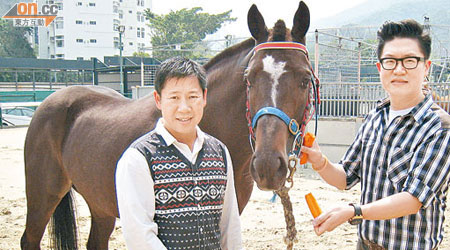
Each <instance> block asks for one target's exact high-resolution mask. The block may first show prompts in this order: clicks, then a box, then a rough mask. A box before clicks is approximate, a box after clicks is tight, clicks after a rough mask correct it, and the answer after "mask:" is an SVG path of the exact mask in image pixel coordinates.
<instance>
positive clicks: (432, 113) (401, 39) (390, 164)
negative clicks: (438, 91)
mask: <svg viewBox="0 0 450 250" xmlns="http://www.w3.org/2000/svg"><path fill="white" fill-rule="evenodd" d="M378 39H379V44H378V59H379V62H378V63H377V68H378V71H379V73H380V79H381V83H382V85H383V88H384V89H385V90H386V92H387V93H388V98H387V99H386V100H383V101H380V103H379V105H378V106H377V107H376V108H375V109H374V110H372V111H371V112H370V113H369V114H368V116H367V117H366V119H365V121H364V123H363V125H362V126H361V128H360V130H359V132H358V134H357V136H356V138H355V140H354V142H353V144H352V145H351V147H350V148H349V149H348V151H347V152H346V154H345V155H344V157H343V158H342V160H341V161H340V162H339V163H337V164H333V163H331V162H329V161H328V160H327V158H326V157H325V156H324V155H323V154H322V153H321V151H320V148H319V146H318V144H317V143H314V145H313V146H312V147H311V148H307V147H302V152H303V153H306V154H308V155H309V157H308V160H309V161H310V162H311V163H312V166H313V169H315V170H316V171H317V172H318V173H319V174H320V175H321V177H322V178H323V179H324V180H325V181H326V182H327V183H329V184H330V185H333V186H335V187H337V188H339V189H350V188H351V187H353V186H354V185H355V184H357V183H358V182H361V202H360V203H358V204H349V205H344V206H339V207H336V208H333V209H331V210H330V211H327V212H325V213H323V214H322V215H320V216H319V217H317V218H316V219H315V220H314V221H313V226H314V230H315V232H316V234H317V235H321V234H322V233H324V232H326V231H332V230H333V229H335V228H336V227H337V226H339V225H341V224H343V223H344V222H346V221H349V222H350V224H353V225H358V236H359V240H358V245H357V249H396V250H397V249H420V250H422V249H437V248H438V246H439V244H440V243H441V242H442V238H443V225H444V210H445V207H446V201H447V192H448V187H449V176H450V146H449V143H450V116H449V115H448V114H447V113H446V112H445V111H443V110H442V109H441V108H439V107H438V106H437V105H436V104H435V103H434V102H433V99H432V97H431V94H430V93H428V92H427V91H425V90H423V89H422V82H423V80H424V78H425V77H426V76H427V74H428V71H429V68H430V65H431V61H429V57H430V53H431V38H430V36H429V35H428V34H425V33H424V32H423V27H422V25H420V24H419V23H417V22H416V21H414V20H404V21H401V22H398V23H397V22H387V23H385V24H384V25H383V26H382V27H381V29H380V30H379V31H378Z"/></svg>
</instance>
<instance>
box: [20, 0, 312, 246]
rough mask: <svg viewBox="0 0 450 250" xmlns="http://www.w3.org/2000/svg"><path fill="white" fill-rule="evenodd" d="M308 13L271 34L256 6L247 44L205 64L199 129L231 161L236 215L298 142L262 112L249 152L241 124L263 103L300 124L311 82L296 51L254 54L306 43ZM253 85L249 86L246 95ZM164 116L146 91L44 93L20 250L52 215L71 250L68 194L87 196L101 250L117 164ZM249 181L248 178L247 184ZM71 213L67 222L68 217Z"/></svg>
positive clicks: (113, 213)
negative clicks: (137, 95) (131, 95)
mask: <svg viewBox="0 0 450 250" xmlns="http://www.w3.org/2000/svg"><path fill="white" fill-rule="evenodd" d="M309 19H310V16H309V10H308V8H307V6H306V5H305V4H304V3H303V2H301V3H300V5H299V8H298V10H297V12H296V13H295V17H294V25H293V28H292V30H289V29H287V28H286V27H285V24H284V22H283V21H281V20H280V21H278V22H277V23H276V24H275V27H274V28H273V29H271V30H268V29H267V28H266V25H265V23H264V19H263V17H262V16H261V14H260V12H259V11H258V9H257V8H256V6H254V5H253V6H252V7H251V8H250V10H249V13H248V25H249V29H250V32H251V34H252V36H253V38H250V39H248V40H246V41H244V42H242V43H240V44H237V45H235V46H233V47H231V48H229V49H227V50H225V51H223V52H222V53H220V54H219V55H218V56H216V57H215V58H213V59H212V60H211V61H210V62H209V63H207V64H206V65H205V68H206V70H207V75H208V104H207V107H206V110H205V113H204V117H203V120H202V123H201V124H200V127H201V128H202V129H203V130H204V131H206V132H207V133H209V134H212V135H214V136H215V137H217V138H219V139H220V140H222V141H223V142H224V143H225V144H226V145H227V146H228V148H229V150H230V153H231V156H232V161H233V165H234V173H235V183H236V192H237V196H238V202H239V210H240V212H242V210H243V209H244V207H245V205H246V204H247V202H248V200H249V198H250V194H251V192H252V187H253V180H255V181H256V183H257V184H258V187H259V188H261V189H264V190H276V189H279V188H280V187H282V186H283V185H284V184H285V181H286V174H287V160H288V159H287V149H290V148H291V145H292V142H293V140H294V137H293V136H292V134H290V133H289V130H288V126H286V124H285V123H284V122H283V121H282V120H281V119H279V118H278V117H276V116H275V115H264V116H261V117H260V118H259V120H258V121H257V127H256V128H255V129H256V130H255V131H256V132H255V137H256V139H255V152H254V153H253V152H252V149H251V147H250V144H249V141H248V136H249V128H248V120H247V119H246V108H247V105H246V101H247V100H248V104H249V105H248V106H250V112H249V113H248V115H250V116H251V117H254V116H255V114H256V112H257V110H259V109H260V108H262V107H266V106H269V107H276V108H278V109H279V110H282V111H283V112H284V113H285V114H286V115H287V116H289V117H291V118H295V119H296V120H298V121H301V120H302V119H303V117H304V111H305V108H306V107H307V99H308V95H309V88H308V87H309V86H310V85H311V74H312V72H311V65H310V62H309V60H308V58H307V55H306V53H305V52H303V51H301V50H295V49H292V50H291V49H268V50H259V51H255V50H254V47H255V45H258V44H261V43H265V42H273V41H293V42H298V43H303V44H304V43H305V34H306V32H307V30H308V27H309ZM247 84H249V85H250V86H251V87H250V88H249V89H248V92H249V94H248V95H247V94H246V92H247V87H246V85H247ZM158 117H160V112H159V111H158V110H157V108H156V106H155V102H154V100H153V97H152V95H149V96H147V97H145V98H142V99H140V100H129V99H126V98H123V97H122V96H121V95H119V94H117V93H116V92H114V91H113V90H109V89H107V88H102V87H68V88H66V89H63V90H60V91H57V92H55V93H54V94H52V95H51V96H49V97H48V98H47V99H46V100H45V101H44V102H43V103H42V104H41V105H40V107H39V108H38V110H37V111H36V113H35V115H34V118H33V120H32V122H31V124H30V127H29V129H28V133H27V137H26V142H25V173H26V195H27V219H26V229H25V232H24V234H23V236H22V239H21V247H22V248H23V249H39V248H40V247H39V246H40V241H41V238H42V236H43V233H44V230H45V228H46V225H47V223H48V221H49V219H50V217H51V216H52V214H53V219H54V222H55V228H54V230H53V231H54V232H55V233H56V234H57V237H56V239H57V240H56V245H59V247H58V248H61V249H74V248H75V246H76V237H73V236H71V235H72V234H73V231H74V230H75V228H74V227H71V225H72V222H71V221H70V220H66V221H64V222H61V221H59V217H60V216H61V217H64V218H66V215H72V216H73V211H71V207H70V204H71V198H70V193H71V192H70V191H71V189H72V188H74V189H75V190H76V191H77V192H78V193H80V194H81V195H82V196H83V198H84V199H85V200H86V202H87V204H88V206H89V209H90V212H91V222H92V223H91V231H90V234H89V240H88V242H87V248H88V249H107V248H108V240H109V236H110V234H111V233H112V231H113V229H114V223H115V220H116V218H117V217H118V216H119V214H118V210H117V201H116V195H115V188H114V171H115V166H116V163H117V161H118V159H119V157H120V156H121V154H122V152H123V151H124V150H125V149H126V147H127V146H128V145H129V144H130V143H131V142H132V141H133V140H135V139H136V138H138V137H139V136H141V135H142V134H144V133H146V132H148V131H149V130H151V129H152V128H153V127H154V124H155V122H156V121H157V118H158ZM252 177H253V178H252ZM69 217H70V216H69Z"/></svg>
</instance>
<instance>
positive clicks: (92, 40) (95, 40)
mask: <svg viewBox="0 0 450 250" xmlns="http://www.w3.org/2000/svg"><path fill="white" fill-rule="evenodd" d="M89 42H90V43H97V39H91V40H89Z"/></svg>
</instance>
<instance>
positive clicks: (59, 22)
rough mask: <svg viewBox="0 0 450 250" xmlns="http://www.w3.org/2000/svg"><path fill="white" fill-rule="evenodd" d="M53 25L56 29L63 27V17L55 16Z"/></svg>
mask: <svg viewBox="0 0 450 250" xmlns="http://www.w3.org/2000/svg"><path fill="white" fill-rule="evenodd" d="M55 27H56V28H57V29H64V18H62V17H56V19H55Z"/></svg>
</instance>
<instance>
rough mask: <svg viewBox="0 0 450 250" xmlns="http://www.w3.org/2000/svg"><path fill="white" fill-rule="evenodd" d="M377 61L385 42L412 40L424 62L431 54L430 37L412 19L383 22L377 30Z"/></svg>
mask: <svg viewBox="0 0 450 250" xmlns="http://www.w3.org/2000/svg"><path fill="white" fill-rule="evenodd" d="M377 36H378V50H377V53H378V59H380V57H381V53H383V49H384V45H385V44H386V42H389V41H391V40H393V39H394V38H412V39H417V41H418V42H419V47H420V50H421V51H422V53H423V55H424V57H425V60H428V59H429V58H430V54H431V37H430V35H429V34H428V33H427V32H425V31H424V29H423V26H422V25H421V24H420V23H418V22H416V21H415V20H413V19H406V20H403V21H400V22H391V21H388V22H385V23H384V24H383V25H382V26H381V28H380V29H379V30H378V33H377Z"/></svg>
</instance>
